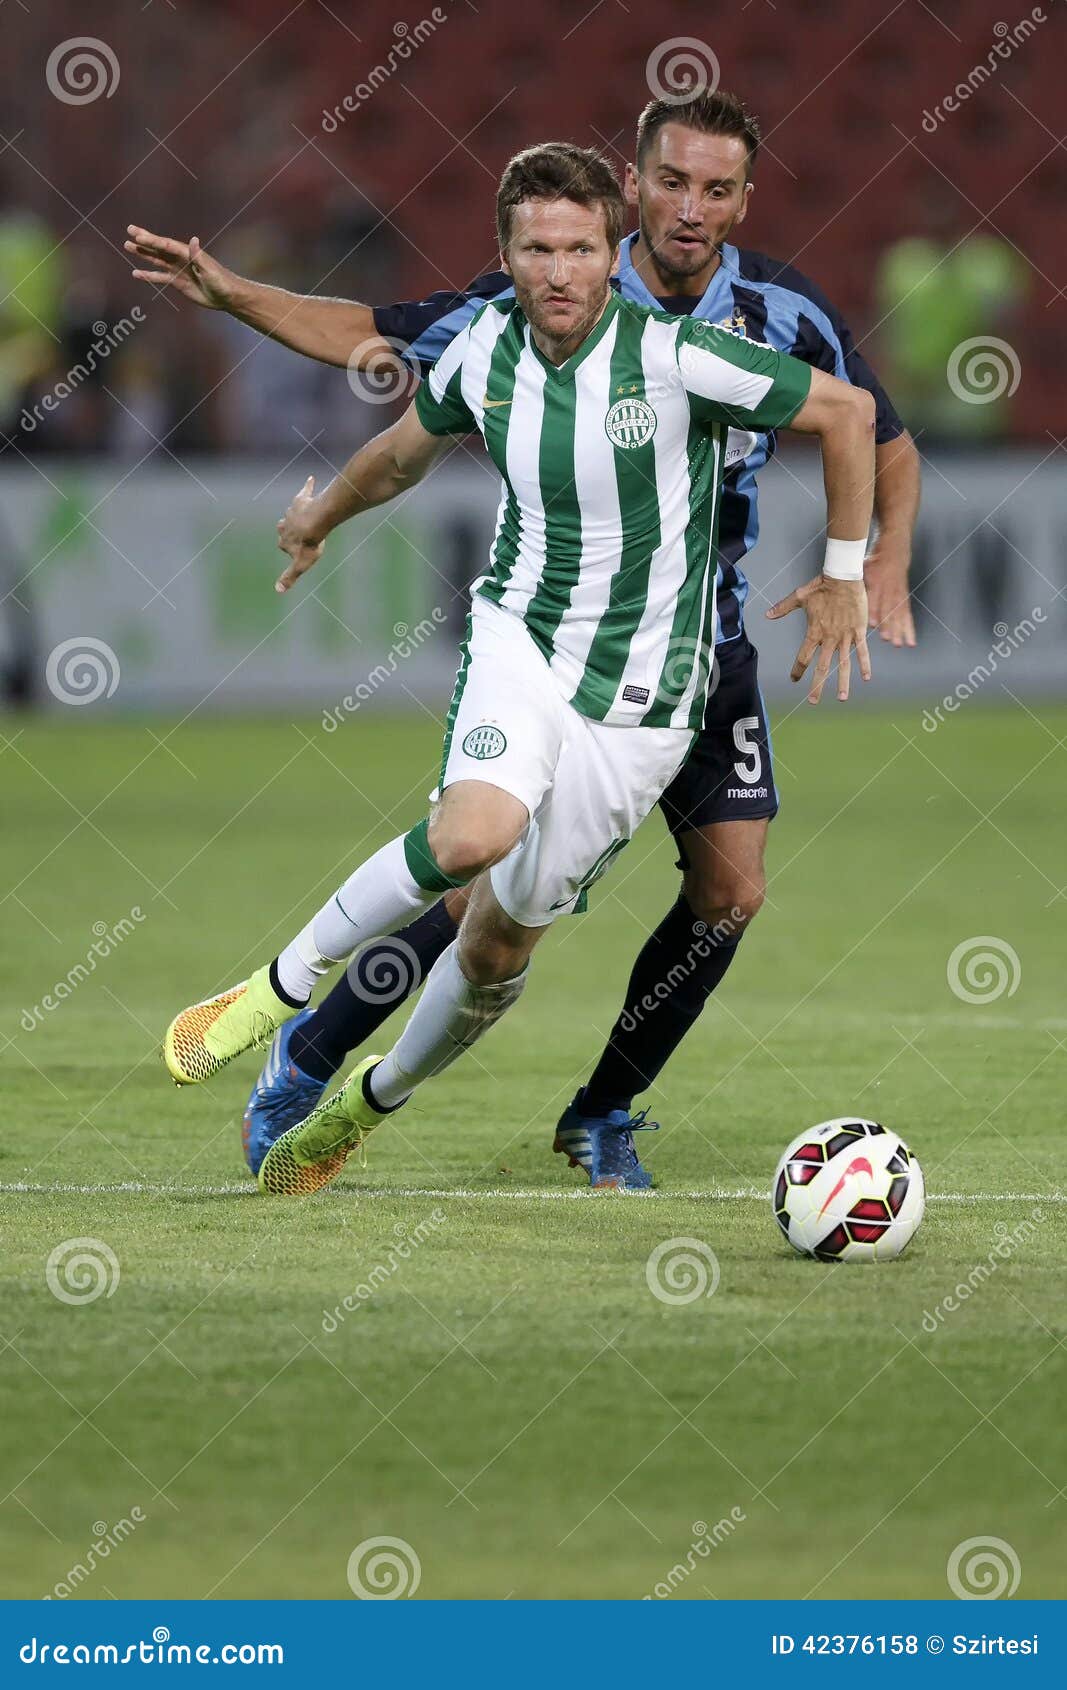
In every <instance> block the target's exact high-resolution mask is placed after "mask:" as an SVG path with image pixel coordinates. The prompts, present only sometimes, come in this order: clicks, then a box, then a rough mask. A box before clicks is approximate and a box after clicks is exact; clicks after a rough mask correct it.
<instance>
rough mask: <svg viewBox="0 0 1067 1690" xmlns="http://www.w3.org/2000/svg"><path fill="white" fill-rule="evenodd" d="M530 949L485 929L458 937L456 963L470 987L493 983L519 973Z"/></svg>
mask: <svg viewBox="0 0 1067 1690" xmlns="http://www.w3.org/2000/svg"><path fill="white" fill-rule="evenodd" d="M528 955H529V952H528V950H527V948H526V947H524V946H523V945H520V944H514V943H512V942H510V941H509V940H507V939H505V938H503V937H501V936H500V935H498V934H491V933H486V932H484V931H482V932H479V933H477V934H474V935H472V936H471V937H470V938H469V939H467V940H464V939H462V938H461V940H460V947H459V966H460V968H461V969H462V970H463V972H464V974H465V975H466V976H467V979H468V980H469V981H470V982H471V984H472V985H473V986H495V985H499V984H500V982H501V981H504V980H513V979H514V978H515V976H516V975H517V974H521V973H522V970H523V968H524V967H525V965H526V961H527V958H528Z"/></svg>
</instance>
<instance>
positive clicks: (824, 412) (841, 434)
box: [767, 370, 875, 704]
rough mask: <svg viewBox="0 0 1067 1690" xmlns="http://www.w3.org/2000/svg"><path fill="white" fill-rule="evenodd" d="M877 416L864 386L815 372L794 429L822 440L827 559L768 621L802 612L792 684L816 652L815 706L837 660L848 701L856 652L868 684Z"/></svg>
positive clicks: (842, 694) (842, 691)
mask: <svg viewBox="0 0 1067 1690" xmlns="http://www.w3.org/2000/svg"><path fill="white" fill-rule="evenodd" d="M874 415H875V406H874V400H873V398H872V397H871V395H870V394H869V393H868V392H867V391H866V390H865V389H864V388H862V387H852V386H851V385H850V384H849V383H848V382H844V381H838V380H837V378H836V377H835V376H828V375H825V374H824V373H823V371H821V370H813V371H812V376H811V390H810V392H809V394H808V397H807V399H805V401H804V403H803V405H802V406H801V408H800V410H799V411H798V412H797V414H796V416H795V417H794V418H793V420H792V422H791V423H790V424H789V427H790V428H793V429H796V430H797V431H798V432H799V433H801V434H817V435H818V437H819V442H820V445H821V447H822V467H823V483H824V486H825V489H826V535H827V546H826V559H825V563H824V565H823V573H822V574H821V575H817V576H816V577H815V579H814V581H808V582H807V583H806V584H805V585H804V586H803V587H798V588H797V589H796V591H795V592H792V593H789V594H788V595H787V597H786V598H784V599H781V600H780V601H779V603H778V604H776V605H773V606H772V607H771V609H770V610H769V611H768V612H767V615H768V616H769V617H771V618H772V619H777V618H778V617H780V616H788V615H789V613H790V611H793V610H797V609H800V608H803V610H804V611H805V613H806V615H807V619H808V626H807V630H806V632H805V635H804V638H803V640H802V641H801V644H800V649H799V651H798V652H797V656H796V661H795V663H794V664H793V667H792V669H791V671H790V679H791V680H794V681H799V680H800V679H801V678H802V677H803V675H804V673H805V671H806V669H807V668H808V665H809V664H810V663H811V660H812V658H813V657H814V656H815V654H816V652H818V654H819V655H818V661H817V663H816V665H815V673H814V675H813V677H812V683H811V689H810V691H809V693H808V699H809V701H810V703H812V704H818V702H819V699H820V698H821V697H822V690H823V687H824V685H825V684H826V679H827V676H828V675H829V673H830V668H831V665H832V663H833V660H834V657H835V655H836V657H837V659H838V683H837V696H838V698H839V699H841V700H844V699H846V698H847V697H848V689H849V679H850V670H851V657H850V654H851V651H852V648H853V646H855V649H856V657H857V659H858V661H859V667H860V674H861V675H862V676H863V679H864V680H865V681H869V680H870V678H871V660H870V655H869V653H868V651H867V593H866V590H865V588H864V585H863V557H864V552H865V551H866V547H867V537H868V534H869V532H870V526H871V512H872V509H873V503H874Z"/></svg>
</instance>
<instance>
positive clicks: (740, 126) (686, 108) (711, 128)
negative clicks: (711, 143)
mask: <svg viewBox="0 0 1067 1690" xmlns="http://www.w3.org/2000/svg"><path fill="white" fill-rule="evenodd" d="M665 123H681V124H684V126H685V127H686V128H687V129H697V130H699V131H700V133H701V134H702V135H736V137H737V139H738V140H739V141H744V143H745V148H746V150H747V152H748V160H747V163H746V165H745V176H746V177H749V176H751V175H752V170H753V166H754V165H755V163H756V154H757V153H758V152H759V144H760V141H761V139H762V136H761V134H760V126H759V119H758V118H757V117H754V116H753V114H752V113H751V112H750V111H749V109H748V107H747V106H746V105H745V103H744V101H743V100H740V99H738V97H737V95H736V94H727V93H725V92H724V90H723V89H721V88H716V89H715V90H714V91H713V90H711V89H710V88H705V89H704V91H703V93H700V94H694V95H693V97H692V98H691V99H689V100H681V101H674V100H649V102H648V105H647V106H646V107H645V109H644V111H643V112H642V113H641V116H640V117H639V118H638V120H637V162H638V165H640V163H641V160H642V159H643V158H644V156H645V154H646V153H647V151H648V149H649V147H650V145H651V144H652V140H653V138H654V136H655V135H656V134H657V133H658V131H659V130H661V129H662V128H663V125H664V124H665Z"/></svg>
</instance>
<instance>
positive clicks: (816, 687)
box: [767, 575, 871, 704]
mask: <svg viewBox="0 0 1067 1690" xmlns="http://www.w3.org/2000/svg"><path fill="white" fill-rule="evenodd" d="M794 610H803V612H804V614H805V616H806V617H807V619H808V625H807V628H806V629H805V632H804V638H803V639H802V640H801V642H800V650H799V651H798V652H797V655H796V662H795V663H794V664H793V667H792V669H791V670H790V671H789V679H790V680H791V681H799V680H802V679H803V676H804V672H805V670H806V669H807V667H808V665H809V663H810V662H811V660H812V658H813V657H814V656H815V653H816V652H818V654H819V660H818V662H817V663H816V665H815V673H814V675H813V676H812V681H811V689H810V691H809V692H808V703H809V704H818V702H819V700H820V698H821V697H822V689H823V687H824V686H825V684H826V678H827V676H828V675H829V673H830V668H831V665H832V664H833V660H834V657H835V656H836V657H837V696H838V698H839V699H840V700H841V701H842V703H843V702H844V700H845V699H846V698H847V697H848V686H849V680H850V678H851V668H852V662H851V652H852V648H853V646H855V648H856V658H857V660H858V662H859V666H860V674H861V675H862V676H863V679H864V680H865V681H869V680H870V678H871V658H870V653H869V652H868V650H867V592H866V589H865V587H864V585H863V582H862V581H837V580H835V579H834V578H833V577H832V576H829V575H817V576H816V577H815V579H814V581H808V582H806V583H805V584H804V586H803V587H797V588H796V590H795V591H794V592H792V593H789V594H788V595H787V597H786V598H784V599H779V601H778V603H777V604H775V605H772V606H771V608H770V610H768V612H767V615H768V617H769V618H770V619H771V620H772V621H773V620H776V619H777V618H778V617H780V616H788V615H789V614H790V612H791V611H794Z"/></svg>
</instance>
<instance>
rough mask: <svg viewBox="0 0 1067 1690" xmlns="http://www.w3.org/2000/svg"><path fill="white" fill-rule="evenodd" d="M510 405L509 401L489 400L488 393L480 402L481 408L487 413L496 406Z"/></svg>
mask: <svg viewBox="0 0 1067 1690" xmlns="http://www.w3.org/2000/svg"><path fill="white" fill-rule="evenodd" d="M510 404H511V400H510V399H490V397H489V395H488V393H487V394H486V396H485V398H484V399H483V400H482V406H483V408H484V409H485V410H487V411H488V410H491V409H493V408H494V407H495V406H497V405H510Z"/></svg>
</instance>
